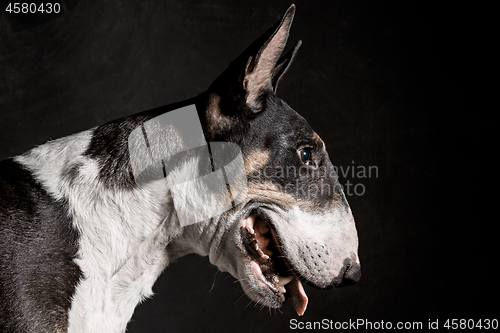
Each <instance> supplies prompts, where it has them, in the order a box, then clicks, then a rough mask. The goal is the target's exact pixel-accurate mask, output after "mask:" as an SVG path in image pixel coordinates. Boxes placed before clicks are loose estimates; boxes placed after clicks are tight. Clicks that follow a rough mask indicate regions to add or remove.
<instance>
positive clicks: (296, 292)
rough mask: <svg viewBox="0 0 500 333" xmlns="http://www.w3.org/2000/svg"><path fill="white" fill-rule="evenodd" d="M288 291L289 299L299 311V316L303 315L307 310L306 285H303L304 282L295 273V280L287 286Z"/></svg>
mask: <svg viewBox="0 0 500 333" xmlns="http://www.w3.org/2000/svg"><path fill="white" fill-rule="evenodd" d="M285 288H286V292H287V293H288V294H289V299H290V301H291V302H292V304H293V307H294V308H295V311H297V314H298V315H299V316H302V315H303V314H304V312H306V308H307V301H308V300H307V295H306V293H305V291H304V286H302V282H300V279H299V278H298V277H297V276H296V275H295V276H294V277H293V280H292V281H290V282H289V283H288V284H287V285H286V286H285Z"/></svg>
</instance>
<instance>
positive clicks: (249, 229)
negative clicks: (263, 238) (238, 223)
mask: <svg viewBox="0 0 500 333" xmlns="http://www.w3.org/2000/svg"><path fill="white" fill-rule="evenodd" d="M246 228H247V230H248V232H249V233H250V234H252V235H253V234H254V233H255V231H254V230H253V228H252V226H249V225H247V226H246Z"/></svg>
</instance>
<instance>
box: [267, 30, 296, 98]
mask: <svg viewBox="0 0 500 333" xmlns="http://www.w3.org/2000/svg"><path fill="white" fill-rule="evenodd" d="M300 45H302V41H301V40H299V41H298V42H297V44H295V47H294V48H293V49H292V50H290V51H289V52H288V53H287V54H286V55H285V56H284V57H283V58H281V59H280V61H279V63H278V64H277V65H276V67H274V69H273V73H272V84H273V89H274V93H275V94H276V92H277V91H278V84H279V82H280V80H281V78H282V77H283V75H284V74H285V73H286V72H287V71H288V68H290V65H291V64H292V62H293V59H295V55H296V54H297V51H298V50H299V48H300Z"/></svg>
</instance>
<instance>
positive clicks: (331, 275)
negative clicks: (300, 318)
mask: <svg viewBox="0 0 500 333" xmlns="http://www.w3.org/2000/svg"><path fill="white" fill-rule="evenodd" d="M294 13H295V6H294V5H292V6H291V7H290V8H289V9H288V10H287V11H286V13H285V14H284V16H283V17H282V19H281V20H280V21H279V22H278V23H277V24H276V25H275V26H273V27H272V28H271V29H269V30H268V31H267V32H265V33H264V34H263V35H262V36H261V37H260V38H259V39H257V40H256V41H255V42H254V43H253V44H252V45H250V47H248V48H247V49H246V50H245V51H244V52H243V54H242V55H241V56H239V57H238V58H237V59H236V60H235V61H233V62H232V63H231V64H230V65H229V66H228V68H227V69H226V70H225V71H224V72H223V73H222V74H221V75H220V76H219V77H218V78H217V79H216V80H215V81H214V82H213V83H212V85H211V86H210V87H209V88H208V90H207V91H206V92H204V93H202V94H200V95H199V96H197V97H194V98H192V99H190V100H187V101H184V102H180V103H176V104H173V105H169V106H163V107H159V108H156V109H153V110H149V111H145V112H141V113H138V114H135V115H132V116H128V117H125V118H122V119H118V120H115V121H112V122H109V123H107V124H104V125H102V126H98V127H95V128H92V129H90V130H87V131H84V132H81V133H78V134H74V135H71V136H68V137H64V138H61V139H57V140H53V141H50V142H48V143H45V144H43V145H40V146H38V147H36V148H33V149H32V150H30V151H28V152H26V153H24V154H22V155H19V156H16V157H14V158H10V159H7V160H4V161H2V162H0V189H1V190H0V299H1V301H0V331H2V332H51V333H53V332H72V333H75V332H96V333H97V332H99V333H101V332H124V331H125V330H126V326H127V323H128V321H129V320H130V318H131V317H132V314H133V312H134V308H135V307H136V305H137V304H138V303H139V302H140V301H142V300H144V299H145V298H147V297H149V296H151V295H152V286H153V284H154V283H155V280H156V279H157V278H158V276H159V275H160V273H161V272H162V271H163V270H164V269H165V268H166V267H167V266H168V264H169V262H171V261H172V260H175V259H176V258H179V257H181V256H184V255H186V254H189V253H197V254H199V255H202V256H208V257H209V259H210V262H211V263H212V264H213V265H216V266H217V267H218V269H220V270H221V271H226V272H229V273H230V274H231V275H233V276H234V277H235V278H236V279H238V280H239V282H240V283H241V286H242V288H243V290H244V291H245V293H246V294H247V295H248V297H249V298H250V299H252V300H253V301H255V302H257V303H260V304H262V305H265V306H268V307H270V308H280V307H282V306H283V304H284V303H285V302H286V300H289V302H290V303H291V304H292V305H293V306H294V308H295V309H296V311H297V314H298V315H302V314H303V313H304V311H305V309H306V306H307V303H308V298H307V296H306V294H305V292H304V288H303V283H307V284H309V285H312V286H315V287H318V288H331V287H338V286H343V285H348V284H352V283H355V282H357V281H358V280H359V278H360V274H361V273H360V262H359V258H358V254H357V251H358V237H357V231H356V227H355V223H354V218H353V215H352V213H351V209H350V207H349V205H348V203H347V200H346V198H345V196H344V194H343V192H342V189H341V187H340V185H339V183H338V180H337V177H336V174H335V170H334V167H333V165H332V163H331V161H330V159H329V156H328V154H327V152H326V150H325V144H324V142H323V141H322V140H321V138H320V137H319V136H318V135H317V134H316V133H315V132H314V131H313V130H312V129H311V128H310V126H309V125H308V123H307V122H306V120H305V119H304V118H303V117H301V116H300V115H299V114H298V113H297V112H296V111H294V110H293V109H292V108H291V107H290V106H289V105H288V104H287V103H285V102H284V101H283V100H282V99H280V98H279V97H277V95H276V89H277V86H278V83H279V82H280V80H281V78H282V76H283V74H284V73H285V72H286V71H287V70H288V68H289V67H290V64H291V63H292V61H293V59H294V57H295V54H296V52H297V50H298V48H299V46H300V43H301V42H300V41H299V42H298V43H297V44H296V46H295V47H294V48H292V49H291V51H290V52H288V53H287V54H285V55H284V56H283V57H281V55H282V53H283V51H284V48H285V44H286V41H287V39H288V35H289V31H290V26H291V24H292V20H293V16H294Z"/></svg>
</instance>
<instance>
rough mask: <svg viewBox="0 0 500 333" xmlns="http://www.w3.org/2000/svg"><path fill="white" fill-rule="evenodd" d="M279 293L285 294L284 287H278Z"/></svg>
mask: <svg viewBox="0 0 500 333" xmlns="http://www.w3.org/2000/svg"><path fill="white" fill-rule="evenodd" d="M280 291H281V293H282V294H285V293H286V289H285V287H284V286H280Z"/></svg>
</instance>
